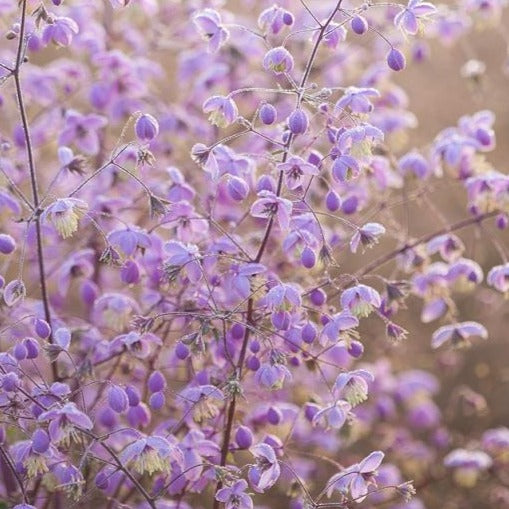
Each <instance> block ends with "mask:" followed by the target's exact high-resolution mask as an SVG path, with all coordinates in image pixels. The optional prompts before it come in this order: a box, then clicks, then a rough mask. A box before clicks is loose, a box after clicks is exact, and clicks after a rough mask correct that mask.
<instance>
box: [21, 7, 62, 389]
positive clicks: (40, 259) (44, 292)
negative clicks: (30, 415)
mask: <svg viewBox="0 0 509 509" xmlns="http://www.w3.org/2000/svg"><path fill="white" fill-rule="evenodd" d="M26 17H27V0H22V2H21V22H20V30H19V43H18V50H17V54H16V66H15V67H14V69H13V72H12V73H13V77H14V84H15V88H16V98H17V101H18V107H19V112H20V116H21V123H22V125H23V133H24V137H25V144H26V151H27V157H28V168H29V172H30V185H31V188H32V199H33V209H34V211H35V212H34V216H35V217H34V223H35V232H36V245H37V264H38V267H39V284H40V287H41V297H42V304H43V308H44V317H45V319H46V321H47V322H48V323H49V324H51V311H50V306H49V296H48V289H47V285H46V276H45V270H44V253H43V246H42V232H41V219H40V212H41V211H40V208H39V189H38V184H37V172H36V169H35V161H34V153H33V148H32V140H31V137H30V130H29V124H28V117H27V113H26V108H25V102H24V99H23V92H22V88H21V79H20V70H21V64H22V62H23V44H24V40H25V27H26ZM48 339H49V342H50V343H52V342H53V334H52V333H51V332H50V336H49V338H48ZM51 370H52V374H53V379H54V380H58V379H59V375H58V366H57V363H56V362H53V363H52V364H51Z"/></svg>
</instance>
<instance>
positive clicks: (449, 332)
mask: <svg viewBox="0 0 509 509" xmlns="http://www.w3.org/2000/svg"><path fill="white" fill-rule="evenodd" d="M471 336H479V337H480V338H482V339H487V338H488V331H487V330H486V327H484V326H483V325H481V324H480V323H477V322H461V323H455V324H452V325H444V326H443V327H440V328H439V329H437V330H436V331H435V332H434V333H433V337H432V339H431V347H432V348H439V347H440V346H442V345H443V344H445V343H448V342H450V343H451V344H452V346H455V347H461V346H465V345H467V344H469V338H470V337H471Z"/></svg>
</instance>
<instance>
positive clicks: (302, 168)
mask: <svg viewBox="0 0 509 509" xmlns="http://www.w3.org/2000/svg"><path fill="white" fill-rule="evenodd" d="M276 167H277V169H278V170H279V171H282V172H283V173H284V176H285V183H286V186H287V187H288V189H292V190H293V189H297V188H298V187H300V186H302V185H303V184H304V182H303V177H304V176H305V175H318V174H319V173H320V172H319V170H318V168H317V167H316V166H315V165H314V164H310V163H307V162H306V161H304V159H302V158H301V157H298V156H292V157H290V158H288V160H287V161H286V162H285V163H279V164H278V165H277V166H276Z"/></svg>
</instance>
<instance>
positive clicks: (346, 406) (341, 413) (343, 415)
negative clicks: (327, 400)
mask: <svg viewBox="0 0 509 509" xmlns="http://www.w3.org/2000/svg"><path fill="white" fill-rule="evenodd" d="M351 410H352V405H350V403H348V401H344V400H342V399H340V400H337V401H334V403H332V404H331V405H328V406H326V407H323V408H321V409H320V410H318V412H316V413H315V415H314V416H313V425H314V426H317V425H318V424H321V423H322V422H323V423H324V424H325V426H326V427H327V428H332V429H341V428H342V427H343V426H344V425H345V423H346V420H347V418H348V416H349V415H350V411H351Z"/></svg>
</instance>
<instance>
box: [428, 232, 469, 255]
mask: <svg viewBox="0 0 509 509" xmlns="http://www.w3.org/2000/svg"><path fill="white" fill-rule="evenodd" d="M426 248H427V250H428V253H429V254H431V255H433V254H435V253H440V256H441V257H442V258H443V259H444V260H445V261H447V262H454V261H456V260H457V259H458V258H459V257H460V256H461V255H462V253H463V251H464V250H465V245H464V244H463V242H462V241H461V239H460V238H459V237H457V236H456V235H454V234H451V233H446V234H444V235H438V236H437V237H434V238H433V239H431V240H430V241H429V242H428V244H427V245H426Z"/></svg>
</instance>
